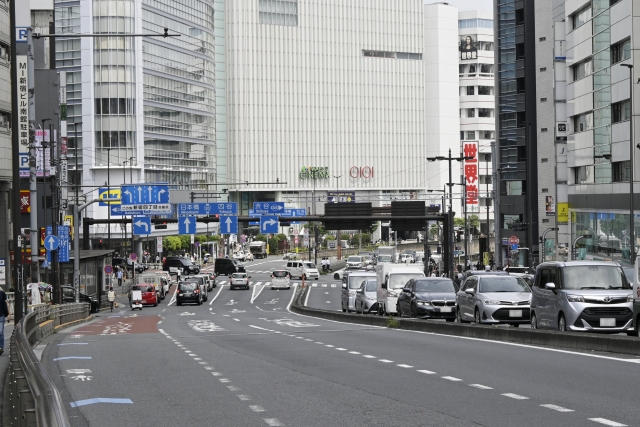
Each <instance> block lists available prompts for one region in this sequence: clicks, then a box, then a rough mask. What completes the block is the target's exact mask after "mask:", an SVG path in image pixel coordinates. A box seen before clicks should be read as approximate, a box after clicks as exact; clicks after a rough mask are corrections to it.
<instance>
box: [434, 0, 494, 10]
mask: <svg viewBox="0 0 640 427" xmlns="http://www.w3.org/2000/svg"><path fill="white" fill-rule="evenodd" d="M442 2H445V3H449V4H452V5H455V6H458V8H459V9H460V10H473V9H479V10H493V0H438V1H435V0H434V1H432V2H431V3H442Z"/></svg>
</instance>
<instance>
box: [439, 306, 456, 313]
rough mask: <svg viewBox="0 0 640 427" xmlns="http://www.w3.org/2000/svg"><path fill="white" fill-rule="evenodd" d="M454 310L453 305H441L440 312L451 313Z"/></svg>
mask: <svg viewBox="0 0 640 427" xmlns="http://www.w3.org/2000/svg"><path fill="white" fill-rule="evenodd" d="M452 311H453V307H440V313H451V312H452Z"/></svg>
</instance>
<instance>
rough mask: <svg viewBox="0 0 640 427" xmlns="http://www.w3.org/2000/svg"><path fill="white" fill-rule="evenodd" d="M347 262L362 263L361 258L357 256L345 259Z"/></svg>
mask: <svg viewBox="0 0 640 427" xmlns="http://www.w3.org/2000/svg"><path fill="white" fill-rule="evenodd" d="M347 262H362V258H360V257H359V256H350V257H349V258H347Z"/></svg>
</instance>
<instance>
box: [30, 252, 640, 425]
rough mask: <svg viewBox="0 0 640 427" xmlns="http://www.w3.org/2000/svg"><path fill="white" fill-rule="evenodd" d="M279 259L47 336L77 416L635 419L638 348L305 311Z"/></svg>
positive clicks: (161, 419)
mask: <svg viewBox="0 0 640 427" xmlns="http://www.w3.org/2000/svg"><path fill="white" fill-rule="evenodd" d="M284 264H285V262H283V261H282V259H275V258H269V259H268V260H257V261H255V262H250V263H246V265H247V270H248V272H249V275H250V276H251V277H252V278H251V282H252V283H253V284H252V286H251V289H250V290H248V291H246V290H234V291H231V290H230V289H229V288H228V286H225V285H224V284H222V285H221V286H218V287H217V288H216V289H214V291H213V292H212V293H210V294H209V300H208V301H207V302H206V303H204V304H203V305H200V306H195V305H194V306H181V307H177V306H176V304H175V302H174V300H170V299H169V298H167V299H166V300H165V301H163V302H162V303H161V304H160V305H159V306H158V307H145V308H144V309H143V310H142V311H139V310H138V311H131V310H130V309H129V308H128V307H123V308H120V309H117V310H116V311H114V312H113V313H104V312H103V313H100V314H99V317H98V318H96V320H94V321H92V322H90V323H86V324H83V325H80V326H77V327H74V328H70V329H67V330H64V331H61V332H59V333H58V334H56V335H54V336H52V337H50V339H49V340H48V342H47V346H46V348H44V351H43V353H42V361H43V363H44V366H45V367H46V369H47V370H48V372H49V373H50V374H51V376H52V377H53V378H54V380H55V381H56V382H57V385H58V387H59V389H60V390H61V393H62V395H63V399H64V401H65V404H66V405H67V410H68V413H69V416H70V418H71V420H72V424H73V425H74V426H86V425H91V426H114V425H126V426H149V425H154V426H174V425H176V424H179V425H188V426H201V425H213V426H298V427H303V426H304V427H307V426H308V427H316V426H317V427H327V426H358V427H361V426H363V425H380V426H505V427H506V426H509V427H512V426H542V425H550V426H552V425H553V426H580V427H583V426H590V425H593V426H598V425H600V426H602V425H608V426H624V425H628V426H637V425H640V414H639V413H638V411H637V409H636V408H637V406H638V402H637V401H638V399H637V387H636V383H637V381H638V380H637V378H638V377H639V376H640V359H637V358H629V357H626V356H620V355H615V354H600V353H592V354H586V353H578V352H570V351H560V350H554V349H545V348H539V347H532V346H524V345H514V344H503V343H497V342H490V341H482V340H475V339H464V338H457V337H449V336H440V335H434V334H426V333H419V332H411V331H401V330H392V329H386V328H376V327H367V326H362V325H354V324H346V323H337V322H331V321H326V320H321V319H316V318H311V317H305V316H300V315H297V314H293V313H291V312H289V311H288V309H287V308H288V306H289V304H290V302H291V300H292V297H293V295H294V290H290V291H283V290H280V291H277V290H271V289H270V287H269V286H268V283H269V275H268V272H269V271H270V270H271V269H274V268H281V267H282V266H283V265H284ZM225 281H226V278H220V279H219V283H220V282H225ZM293 283H299V281H294V282H293ZM337 283H338V282H337V281H334V280H332V279H331V280H323V278H320V280H318V281H311V285H312V291H311V294H310V298H309V305H311V302H313V304H314V305H318V304H319V305H320V306H322V304H326V305H327V308H330V309H339V303H340V300H339V295H340V294H339V285H337V286H336V287H335V288H332V287H331V284H337ZM313 284H316V285H317V286H316V287H313ZM322 284H327V287H323V286H322ZM174 288H175V287H172V292H171V293H172V296H173V293H174ZM326 292H328V293H326ZM323 300H324V301H330V302H328V303H327V302H324V303H323Z"/></svg>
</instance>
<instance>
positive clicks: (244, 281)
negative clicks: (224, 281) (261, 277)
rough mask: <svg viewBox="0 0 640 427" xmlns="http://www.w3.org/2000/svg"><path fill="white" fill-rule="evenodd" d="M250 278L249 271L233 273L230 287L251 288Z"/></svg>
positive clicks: (232, 288)
mask: <svg viewBox="0 0 640 427" xmlns="http://www.w3.org/2000/svg"><path fill="white" fill-rule="evenodd" d="M249 279H251V276H247V273H233V274H232V275H231V280H229V287H230V288H231V290H234V289H235V288H245V289H249Z"/></svg>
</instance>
